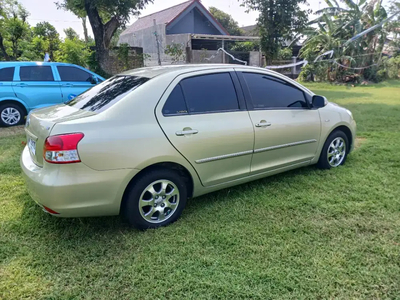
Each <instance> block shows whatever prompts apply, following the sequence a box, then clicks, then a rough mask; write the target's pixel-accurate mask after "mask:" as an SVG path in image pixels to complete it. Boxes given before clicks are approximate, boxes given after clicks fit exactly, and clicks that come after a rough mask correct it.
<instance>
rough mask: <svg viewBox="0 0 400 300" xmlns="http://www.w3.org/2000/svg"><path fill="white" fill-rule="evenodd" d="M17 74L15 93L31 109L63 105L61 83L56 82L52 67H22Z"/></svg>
mask: <svg viewBox="0 0 400 300" xmlns="http://www.w3.org/2000/svg"><path fill="white" fill-rule="evenodd" d="M17 74H18V75H17V81H14V83H13V88H14V92H15V94H16V95H17V97H18V98H19V99H21V100H22V101H24V102H25V103H26V104H27V106H28V107H29V109H34V108H39V107H44V106H49V105H54V104H60V103H62V96H61V88H60V83H59V82H57V81H54V75H53V70H52V67H51V66H39V65H35V66H25V67H22V66H21V67H17ZM18 80H19V81H18Z"/></svg>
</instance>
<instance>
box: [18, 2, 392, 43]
mask: <svg viewBox="0 0 400 300" xmlns="http://www.w3.org/2000/svg"><path fill="white" fill-rule="evenodd" d="M56 1H60V0H19V2H20V3H22V5H23V6H25V8H27V9H28V11H29V13H30V16H29V18H28V22H29V24H31V25H32V26H34V25H35V24H36V23H39V22H42V21H47V22H49V23H51V24H52V25H53V26H54V27H55V28H56V29H57V31H58V32H59V33H60V35H61V37H64V36H65V34H64V31H63V30H64V29H65V28H68V27H72V28H73V29H74V30H75V31H76V32H78V34H79V35H80V37H83V29H82V24H81V21H79V19H78V18H77V17H75V15H74V14H72V13H71V12H68V11H64V10H58V9H57V7H56V5H55V4H54V2H56ZM182 2H185V0H154V3H153V4H149V5H147V7H146V8H145V9H144V10H143V11H142V12H141V15H142V16H145V15H148V14H151V13H154V12H157V11H159V10H162V9H165V8H168V7H170V6H173V5H176V4H179V3H182ZM201 2H202V3H203V5H204V6H205V7H207V8H208V7H210V6H215V7H217V8H218V9H221V10H223V11H224V12H226V13H228V14H230V15H232V17H233V18H234V19H235V20H236V21H238V22H239V25H240V26H247V25H253V24H255V23H256V19H257V17H258V13H257V12H254V11H253V12H250V13H246V10H245V8H244V7H241V6H240V3H241V2H242V1H240V2H239V1H238V0H202V1H201ZM384 2H387V0H385V1H384ZM308 3H309V8H311V9H312V10H314V11H316V10H318V9H319V8H322V7H325V6H326V5H325V1H323V0H308ZM136 19H137V18H131V20H130V24H132V23H133V22H134V21H135V20H136ZM88 28H89V32H90V33H91V27H90V24H89V22H88Z"/></svg>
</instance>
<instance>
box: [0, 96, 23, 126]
mask: <svg viewBox="0 0 400 300" xmlns="http://www.w3.org/2000/svg"><path fill="white" fill-rule="evenodd" d="M24 119H25V111H24V109H23V108H22V107H21V106H20V105H18V104H14V103H10V102H9V103H6V104H0V126H2V127H10V126H15V125H20V124H22V123H23V122H24Z"/></svg>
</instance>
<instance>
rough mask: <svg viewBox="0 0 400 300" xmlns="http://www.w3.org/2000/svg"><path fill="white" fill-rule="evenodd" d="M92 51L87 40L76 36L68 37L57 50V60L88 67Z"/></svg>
mask: <svg viewBox="0 0 400 300" xmlns="http://www.w3.org/2000/svg"><path fill="white" fill-rule="evenodd" d="M90 55H91V51H90V49H89V47H88V46H87V45H86V43H85V42H83V41H81V40H79V39H77V38H74V39H68V38H66V39H65V40H64V42H63V43H62V44H61V45H60V50H58V51H56V52H55V60H56V61H60V62H66V63H71V64H76V65H79V66H83V67H86V66H87V64H88V59H89V57H90Z"/></svg>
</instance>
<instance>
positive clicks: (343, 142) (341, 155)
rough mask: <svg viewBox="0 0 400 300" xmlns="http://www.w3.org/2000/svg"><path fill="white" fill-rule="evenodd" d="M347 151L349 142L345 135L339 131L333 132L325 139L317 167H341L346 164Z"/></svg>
mask: <svg viewBox="0 0 400 300" xmlns="http://www.w3.org/2000/svg"><path fill="white" fill-rule="evenodd" d="M348 151H349V140H348V138H347V135H346V134H345V133H344V132H343V131H341V130H337V131H334V132H333V133H331V135H330V136H329V137H328V138H327V139H326V142H325V145H324V147H323V149H322V153H321V156H320V158H319V161H318V167H319V168H321V169H331V168H336V167H339V166H340V165H343V164H344V163H345V162H346V158H347V154H348Z"/></svg>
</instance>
